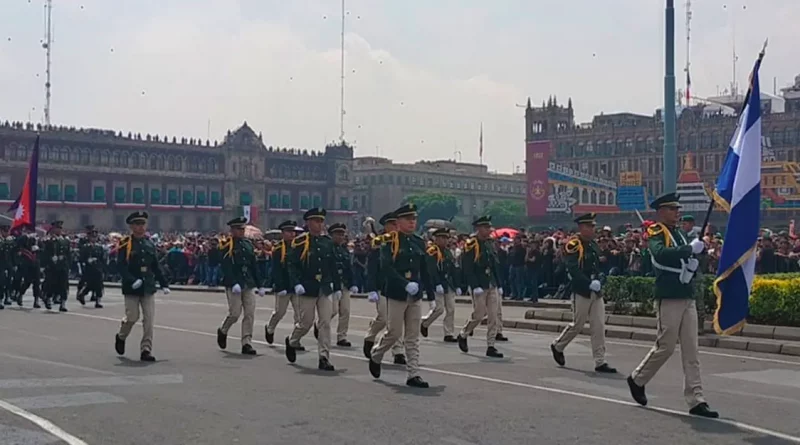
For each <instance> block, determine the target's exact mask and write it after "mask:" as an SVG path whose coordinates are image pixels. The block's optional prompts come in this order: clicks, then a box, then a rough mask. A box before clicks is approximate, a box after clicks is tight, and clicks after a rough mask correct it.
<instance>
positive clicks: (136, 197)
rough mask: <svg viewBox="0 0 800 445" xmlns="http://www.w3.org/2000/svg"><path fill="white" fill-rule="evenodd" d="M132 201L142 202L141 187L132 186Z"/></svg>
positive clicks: (142, 190)
mask: <svg viewBox="0 0 800 445" xmlns="http://www.w3.org/2000/svg"><path fill="white" fill-rule="evenodd" d="M132 196H133V203H134V204H144V189H143V188H141V187H134V188H133V195H132Z"/></svg>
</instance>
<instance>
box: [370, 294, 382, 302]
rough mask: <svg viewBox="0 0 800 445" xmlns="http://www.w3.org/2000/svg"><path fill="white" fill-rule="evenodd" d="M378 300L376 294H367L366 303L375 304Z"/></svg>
mask: <svg viewBox="0 0 800 445" xmlns="http://www.w3.org/2000/svg"><path fill="white" fill-rule="evenodd" d="M378 300H380V297H379V296H378V293H377V292H370V293H368V294H367V301H369V302H370V303H377V302H378Z"/></svg>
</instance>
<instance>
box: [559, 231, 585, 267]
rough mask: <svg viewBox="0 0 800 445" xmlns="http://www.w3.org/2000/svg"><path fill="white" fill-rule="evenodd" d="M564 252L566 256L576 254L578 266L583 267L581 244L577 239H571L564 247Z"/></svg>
mask: <svg viewBox="0 0 800 445" xmlns="http://www.w3.org/2000/svg"><path fill="white" fill-rule="evenodd" d="M564 251H565V252H567V253H568V254H570V255H571V254H573V253H576V252H577V253H578V265H579V266H581V267H583V243H582V242H581V240H580V239H579V238H578V237H573V238H572V239H570V240H569V241H568V242H567V245H566V246H564Z"/></svg>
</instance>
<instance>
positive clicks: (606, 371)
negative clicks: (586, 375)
mask: <svg viewBox="0 0 800 445" xmlns="http://www.w3.org/2000/svg"><path fill="white" fill-rule="evenodd" d="M594 372H599V373H601V374H616V373H617V369H616V368H612V367H611V366H608V363H603V364H602V365H600V366H598V367H596V368H594Z"/></svg>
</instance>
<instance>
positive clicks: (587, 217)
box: [573, 213, 597, 225]
mask: <svg viewBox="0 0 800 445" xmlns="http://www.w3.org/2000/svg"><path fill="white" fill-rule="evenodd" d="M595 218H597V213H586V214H583V215H581V216H579V217H577V218H575V219H574V220H573V221H575V224H591V225H594V224H595V222H594V220H595Z"/></svg>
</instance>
